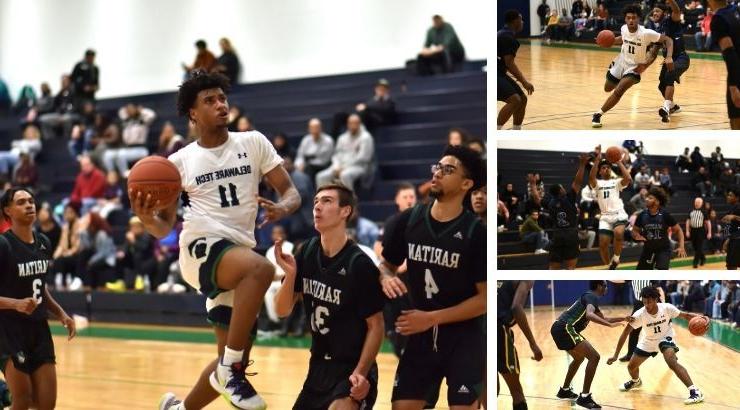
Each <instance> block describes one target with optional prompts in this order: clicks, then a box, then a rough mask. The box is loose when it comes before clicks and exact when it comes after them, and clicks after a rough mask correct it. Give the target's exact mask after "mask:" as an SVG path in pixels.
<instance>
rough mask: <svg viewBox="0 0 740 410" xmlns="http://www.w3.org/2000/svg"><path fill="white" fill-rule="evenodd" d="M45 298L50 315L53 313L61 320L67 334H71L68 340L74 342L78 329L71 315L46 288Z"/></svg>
mask: <svg viewBox="0 0 740 410" xmlns="http://www.w3.org/2000/svg"><path fill="white" fill-rule="evenodd" d="M44 297H45V298H46V303H47V310H48V311H49V313H51V314H52V315H53V316H54V317H56V318H57V319H59V321H60V322H62V326H64V328H65V329H67V333H68V334H69V336H68V338H67V340H72V338H73V337H75V335H76V334H77V328H76V327H75V321H74V319H72V318H71V317H69V315H68V314H67V312H65V311H64V309H62V307H61V306H59V303H57V301H56V300H55V299H54V298H53V297H51V293H49V289H47V288H46V286H44Z"/></svg>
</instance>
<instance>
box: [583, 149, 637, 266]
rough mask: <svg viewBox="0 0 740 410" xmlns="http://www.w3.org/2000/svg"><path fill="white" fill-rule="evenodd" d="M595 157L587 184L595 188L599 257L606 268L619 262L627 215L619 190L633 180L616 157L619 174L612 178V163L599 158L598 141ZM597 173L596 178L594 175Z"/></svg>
mask: <svg viewBox="0 0 740 410" xmlns="http://www.w3.org/2000/svg"><path fill="white" fill-rule="evenodd" d="M595 152H596V159H594V165H593V167H591V172H590V173H589V175H588V185H589V186H590V187H591V189H592V190H593V191H594V195H595V196H596V201H597V202H598V204H599V210H600V212H601V218H600V219H599V253H600V254H601V261H602V262H604V264H605V265H609V269H616V268H617V265H619V256H620V255H621V254H622V246H623V244H624V227H625V226H626V225H627V222H628V218H629V217H628V216H627V212H625V210H624V202H622V198H620V197H619V194H620V193H621V192H622V190H623V189H624V188H625V187H628V186H629V185H630V184H631V183H632V177H631V176H630V173H629V171H627V168H625V166H624V164H623V163H622V161H621V160H620V161H617V166H619V170H620V171H621V174H622V178H614V177H613V173H612V167H611V165H610V164H609V162H607V161H606V160H604V161H602V160H601V145H599V146H597V147H596V150H595ZM597 173H598V178H597ZM612 239H613V241H614V256H613V257H612V258H611V259H610V258H609V244H610V243H612Z"/></svg>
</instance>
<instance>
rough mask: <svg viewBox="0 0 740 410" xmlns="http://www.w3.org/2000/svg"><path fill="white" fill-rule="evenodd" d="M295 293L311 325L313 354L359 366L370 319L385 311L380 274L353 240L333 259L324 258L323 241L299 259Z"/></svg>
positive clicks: (311, 245) (300, 253) (315, 241)
mask: <svg viewBox="0 0 740 410" xmlns="http://www.w3.org/2000/svg"><path fill="white" fill-rule="evenodd" d="M296 264H297V268H298V273H297V275H296V282H295V288H294V290H295V292H299V293H302V294H303V306H304V308H305V310H306V317H308V318H309V321H310V324H311V339H312V342H311V356H312V357H314V358H323V359H326V360H329V359H331V360H336V361H340V362H349V363H356V362H357V361H358V360H359V359H360V354H361V353H362V346H363V345H364V343H365V335H366V334H367V322H366V321H365V319H367V318H368V317H370V316H372V315H374V314H376V313H378V312H380V311H382V310H383V306H384V305H385V296H384V294H383V290H382V288H381V286H380V281H379V278H380V272H379V271H378V268H377V267H376V266H375V265H374V264H373V262H372V260H371V259H370V257H368V256H367V255H366V254H365V253H364V252H363V251H362V249H360V247H358V246H357V244H355V243H354V242H352V241H347V244H346V245H345V246H344V248H342V250H341V251H339V253H337V254H336V255H335V256H334V257H333V258H329V257H326V256H324V252H323V250H322V248H321V241H320V240H319V238H316V237H315V238H313V239H310V240H308V241H307V242H306V243H305V245H304V246H302V247H301V248H300V249H299V250H298V254H297V255H296Z"/></svg>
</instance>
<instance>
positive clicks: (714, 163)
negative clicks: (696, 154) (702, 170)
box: [707, 152, 723, 182]
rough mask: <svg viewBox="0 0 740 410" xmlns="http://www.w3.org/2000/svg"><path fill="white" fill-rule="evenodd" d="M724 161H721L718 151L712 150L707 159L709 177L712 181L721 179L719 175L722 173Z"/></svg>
mask: <svg viewBox="0 0 740 410" xmlns="http://www.w3.org/2000/svg"><path fill="white" fill-rule="evenodd" d="M722 165H723V164H722V163H721V162H720V161H719V156H718V155H717V153H716V152H712V155H710V157H709V159H708V160H707V168H708V171H709V178H710V179H711V180H712V182H715V181H717V180H718V179H719V175H720V174H721V173H722Z"/></svg>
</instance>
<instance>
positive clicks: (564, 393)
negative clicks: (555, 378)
mask: <svg viewBox="0 0 740 410" xmlns="http://www.w3.org/2000/svg"><path fill="white" fill-rule="evenodd" d="M557 397H558V398H559V399H568V400H575V399H577V398H578V393H576V392H574V391H573V388H572V387H571V388H568V389H567V390H566V389H564V388H562V387H561V388H560V390H558V394H557Z"/></svg>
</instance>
